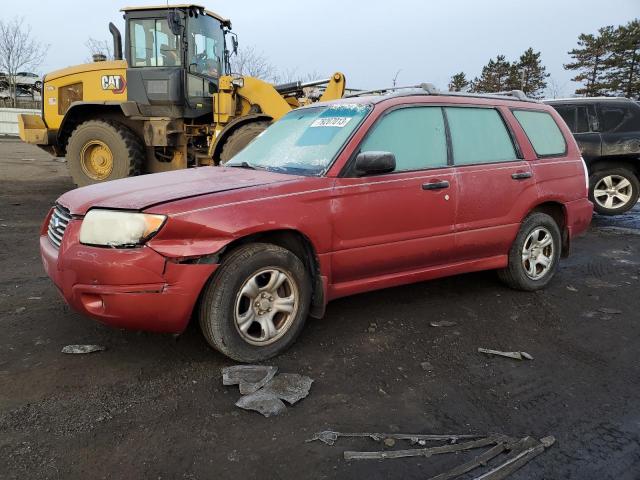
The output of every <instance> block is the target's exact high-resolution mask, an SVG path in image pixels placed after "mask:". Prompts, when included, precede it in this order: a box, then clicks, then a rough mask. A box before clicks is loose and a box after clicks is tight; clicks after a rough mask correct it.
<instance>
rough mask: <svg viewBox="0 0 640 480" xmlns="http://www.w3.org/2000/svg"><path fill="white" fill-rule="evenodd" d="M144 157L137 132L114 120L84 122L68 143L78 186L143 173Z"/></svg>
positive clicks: (71, 171)
mask: <svg viewBox="0 0 640 480" xmlns="http://www.w3.org/2000/svg"><path fill="white" fill-rule="evenodd" d="M144 158H145V153H144V145H143V144H142V142H141V141H140V139H139V138H138V137H137V136H136V134H135V133H133V132H132V131H131V130H130V129H129V128H127V127H125V126H124V125H122V124H120V123H117V122H113V121H104V120H88V121H86V122H84V123H81V124H80V125H78V126H77V127H76V129H75V130H74V131H73V133H72V134H71V137H70V138H69V142H68V143H67V165H68V167H69V173H71V177H72V178H73V181H74V183H75V184H76V185H77V186H78V187H84V186H86V185H92V184H94V183H100V182H106V181H109V180H117V179H119V178H125V177H132V176H134V175H139V174H140V173H141V169H142V164H143V162H144Z"/></svg>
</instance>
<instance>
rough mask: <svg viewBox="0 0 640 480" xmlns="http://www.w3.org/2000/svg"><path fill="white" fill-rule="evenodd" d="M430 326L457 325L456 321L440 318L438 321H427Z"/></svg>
mask: <svg viewBox="0 0 640 480" xmlns="http://www.w3.org/2000/svg"><path fill="white" fill-rule="evenodd" d="M429 325H431V326H432V327H455V326H456V325H458V324H457V323H456V322H450V321H449V320H442V321H440V322H431V323H429Z"/></svg>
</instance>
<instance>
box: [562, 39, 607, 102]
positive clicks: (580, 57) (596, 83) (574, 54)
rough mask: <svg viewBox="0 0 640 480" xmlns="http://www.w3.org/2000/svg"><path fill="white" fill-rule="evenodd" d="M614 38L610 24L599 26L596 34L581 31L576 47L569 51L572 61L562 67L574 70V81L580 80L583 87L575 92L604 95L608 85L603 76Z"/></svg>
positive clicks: (593, 95) (588, 95) (592, 95)
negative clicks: (575, 73)
mask: <svg viewBox="0 0 640 480" xmlns="http://www.w3.org/2000/svg"><path fill="white" fill-rule="evenodd" d="M613 39H614V30H613V27H612V26H607V27H603V28H600V29H599V30H598V34H597V35H593V34H590V33H589V34H586V33H582V34H580V36H579V37H578V48H574V49H573V50H571V51H570V52H569V55H571V58H572V59H573V62H571V63H567V64H566V65H565V66H564V68H565V69H567V70H575V71H576V72H577V75H576V76H575V77H573V78H572V80H573V81H574V82H581V83H583V84H584V87H582V88H578V89H577V90H576V93H577V94H581V95H585V96H587V97H595V96H598V95H606V94H607V93H608V91H609V88H610V85H609V82H608V81H607V79H606V78H605V72H606V70H607V68H608V62H609V57H610V56H611V45H612V42H613Z"/></svg>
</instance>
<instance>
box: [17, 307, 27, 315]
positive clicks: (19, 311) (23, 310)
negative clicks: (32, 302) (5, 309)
mask: <svg viewBox="0 0 640 480" xmlns="http://www.w3.org/2000/svg"><path fill="white" fill-rule="evenodd" d="M26 310H27V307H18V308H16V313H17V314H20V313H24V312H25V311H26Z"/></svg>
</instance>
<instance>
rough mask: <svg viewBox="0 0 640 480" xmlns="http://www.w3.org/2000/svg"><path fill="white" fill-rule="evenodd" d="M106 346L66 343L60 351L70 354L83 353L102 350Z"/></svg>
mask: <svg viewBox="0 0 640 480" xmlns="http://www.w3.org/2000/svg"><path fill="white" fill-rule="evenodd" d="M106 349H107V347H103V346H102V345H67V346H66V347H64V348H63V349H62V353H66V354H70V355H84V354H86V353H94V352H104V351H105V350H106Z"/></svg>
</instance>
